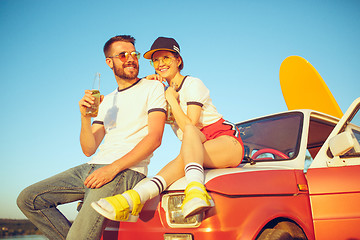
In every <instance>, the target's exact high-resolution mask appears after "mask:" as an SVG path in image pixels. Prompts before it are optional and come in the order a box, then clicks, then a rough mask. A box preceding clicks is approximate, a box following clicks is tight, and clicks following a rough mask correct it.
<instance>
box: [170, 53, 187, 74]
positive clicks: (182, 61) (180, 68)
mask: <svg viewBox="0 0 360 240" xmlns="http://www.w3.org/2000/svg"><path fill="white" fill-rule="evenodd" d="M172 53H173V54H174V57H176V58H178V57H180V59H181V64H180V66H179V71H181V70H182V69H183V68H184V60H183V58H182V57H181V56H180V54H179V53H177V52H172Z"/></svg>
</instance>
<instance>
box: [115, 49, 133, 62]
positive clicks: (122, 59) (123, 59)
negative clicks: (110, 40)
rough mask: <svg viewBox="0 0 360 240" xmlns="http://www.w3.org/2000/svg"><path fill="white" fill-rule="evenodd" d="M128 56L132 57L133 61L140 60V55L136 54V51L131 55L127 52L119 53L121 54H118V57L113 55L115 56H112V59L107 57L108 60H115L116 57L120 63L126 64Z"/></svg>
mask: <svg viewBox="0 0 360 240" xmlns="http://www.w3.org/2000/svg"><path fill="white" fill-rule="evenodd" d="M129 55H131V57H132V58H133V59H137V60H139V58H140V53H139V52H136V51H134V52H131V53H129V52H121V53H119V54H118V55H115V56H112V57H109V58H115V57H117V58H119V59H120V61H122V62H126V61H127V60H128V58H129Z"/></svg>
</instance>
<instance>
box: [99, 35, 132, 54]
mask: <svg viewBox="0 0 360 240" xmlns="http://www.w3.org/2000/svg"><path fill="white" fill-rule="evenodd" d="M114 42H129V43H132V45H134V47H135V38H133V37H132V36H130V35H118V36H115V37H112V38H110V39H109V40H108V41H107V42H106V43H105V45H104V54H105V57H109V54H110V46H111V44H113V43H114Z"/></svg>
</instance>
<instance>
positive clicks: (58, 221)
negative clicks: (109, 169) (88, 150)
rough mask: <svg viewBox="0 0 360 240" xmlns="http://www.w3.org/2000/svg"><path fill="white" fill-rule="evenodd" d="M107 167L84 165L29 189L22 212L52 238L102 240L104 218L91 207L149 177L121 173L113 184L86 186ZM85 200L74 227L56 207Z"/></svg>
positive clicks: (21, 200) (22, 198) (24, 193)
mask: <svg viewBox="0 0 360 240" xmlns="http://www.w3.org/2000/svg"><path fill="white" fill-rule="evenodd" d="M103 166H105V165H100V164H87V163H86V164H82V165H79V166H77V167H74V168H71V169H69V170H67V171H65V172H62V173H59V174H57V175H55V176H53V177H50V178H48V179H45V180H43V181H40V182H38V183H35V184H33V185H31V186H29V187H27V188H25V189H24V190H23V191H22V192H21V193H20V195H19V197H18V199H17V204H18V206H19V208H20V209H21V211H22V212H23V213H24V214H25V216H26V217H27V218H29V220H30V221H31V222H32V223H33V224H35V226H36V227H37V228H39V230H40V231H41V232H43V234H44V235H45V236H46V237H48V238H49V239H51V240H53V239H71V240H82V239H100V237H101V232H102V230H103V225H104V221H105V219H104V217H103V216H101V215H100V214H98V213H97V212H96V211H95V210H94V209H93V208H92V207H91V206H90V204H91V203H92V202H94V201H97V200H99V199H100V198H104V197H108V196H113V195H115V194H119V193H123V192H124V191H126V190H129V189H132V188H133V187H134V186H135V185H136V183H138V182H139V181H140V180H142V179H143V178H144V177H145V175H143V174H141V173H139V172H136V171H133V170H129V169H127V170H124V171H122V172H120V173H119V174H118V175H117V176H116V177H115V178H114V179H113V180H112V181H111V182H109V183H107V184H105V185H104V186H102V187H101V188H98V189H90V188H87V187H86V186H84V181H85V179H86V178H87V176H88V175H89V174H90V173H92V172H93V171H94V170H96V169H98V168H101V167H103ZM78 200H83V201H84V203H83V206H82V207H81V210H80V211H79V213H78V215H77V217H76V219H75V221H74V223H73V224H71V223H70V221H69V220H68V219H67V218H66V217H65V216H64V215H63V214H62V213H61V212H60V211H59V210H58V209H57V208H56V207H57V206H58V205H61V204H65V203H70V202H74V201H78Z"/></svg>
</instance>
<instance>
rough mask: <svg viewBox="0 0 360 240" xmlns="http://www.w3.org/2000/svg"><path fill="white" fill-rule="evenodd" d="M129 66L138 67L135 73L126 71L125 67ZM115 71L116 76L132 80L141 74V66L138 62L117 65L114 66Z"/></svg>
mask: <svg viewBox="0 0 360 240" xmlns="http://www.w3.org/2000/svg"><path fill="white" fill-rule="evenodd" d="M128 66H132V67H134V68H135V69H136V71H135V72H133V73H126V72H125V71H124V68H126V67H128ZM114 73H115V75H116V76H118V77H119V78H121V79H128V80H132V79H135V78H137V76H138V74H139V66H138V65H136V64H123V65H122V66H121V67H116V66H115V68H114Z"/></svg>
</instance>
